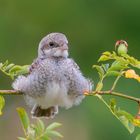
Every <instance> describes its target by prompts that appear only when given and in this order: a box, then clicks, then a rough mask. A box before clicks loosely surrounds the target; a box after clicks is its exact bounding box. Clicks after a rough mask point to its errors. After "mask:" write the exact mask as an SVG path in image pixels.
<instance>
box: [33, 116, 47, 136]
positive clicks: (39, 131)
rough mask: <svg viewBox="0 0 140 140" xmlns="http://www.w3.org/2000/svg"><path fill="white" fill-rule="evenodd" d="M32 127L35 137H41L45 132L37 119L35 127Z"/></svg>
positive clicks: (43, 126)
mask: <svg viewBox="0 0 140 140" xmlns="http://www.w3.org/2000/svg"><path fill="white" fill-rule="evenodd" d="M32 127H33V128H34V130H35V135H36V136H39V135H41V134H42V133H43V132H44V130H45V125H44V123H43V121H41V120H40V119H38V120H37V123H36V125H32Z"/></svg>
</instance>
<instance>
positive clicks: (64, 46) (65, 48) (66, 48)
mask: <svg viewBox="0 0 140 140" xmlns="http://www.w3.org/2000/svg"><path fill="white" fill-rule="evenodd" d="M60 49H61V50H62V51H64V50H68V45H67V44H64V45H63V46H62V47H61V48H60Z"/></svg>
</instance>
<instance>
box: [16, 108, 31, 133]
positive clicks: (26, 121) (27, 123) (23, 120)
mask: <svg viewBox="0 0 140 140" xmlns="http://www.w3.org/2000/svg"><path fill="white" fill-rule="evenodd" d="M17 112H18V115H19V117H20V120H21V123H22V126H23V130H24V132H26V131H27V130H28V128H29V126H30V120H29V118H28V115H27V113H26V111H25V109H24V108H21V107H19V108H17Z"/></svg>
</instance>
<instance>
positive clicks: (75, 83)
mask: <svg viewBox="0 0 140 140" xmlns="http://www.w3.org/2000/svg"><path fill="white" fill-rule="evenodd" d="M12 86H13V88H14V89H15V90H18V91H20V92H22V93H24V95H25V98H26V102H27V104H29V105H30V106H32V107H33V109H32V111H31V114H32V117H46V118H53V117H54V116H55V115H56V114H57V113H58V107H59V106H60V107H65V108H66V109H68V108H70V107H72V106H73V105H78V104H79V103H80V102H81V101H82V99H83V98H84V92H85V91H88V92H90V91H91V90H92V83H91V81H90V80H89V79H86V78H85V77H84V76H83V75H82V73H81V71H80V69H79V67H78V65H77V64H76V63H75V62H74V60H73V59H71V58H68V40H67V38H66V36H65V35H64V34H62V33H50V34H48V35H47V36H45V37H44V38H43V39H42V40H41V41H40V43H39V48H38V57H37V59H36V60H34V62H33V63H32V64H31V66H30V73H29V74H28V75H27V76H23V75H21V76H19V77H18V78H17V79H16V80H15V81H14V82H13V85H12Z"/></svg>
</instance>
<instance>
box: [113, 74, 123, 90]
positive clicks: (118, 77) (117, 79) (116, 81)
mask: <svg viewBox="0 0 140 140" xmlns="http://www.w3.org/2000/svg"><path fill="white" fill-rule="evenodd" d="M121 76H122V73H121V74H120V75H119V76H117V78H116V79H115V81H114V83H113V85H112V88H111V91H113V90H114V89H115V87H116V85H117V83H118V81H119V79H120V78H121Z"/></svg>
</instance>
